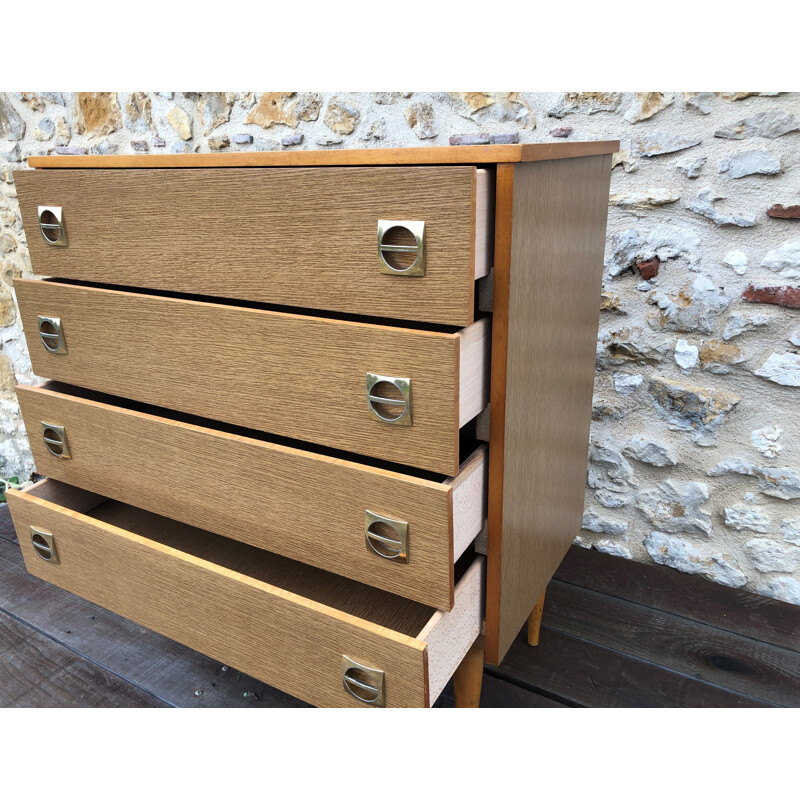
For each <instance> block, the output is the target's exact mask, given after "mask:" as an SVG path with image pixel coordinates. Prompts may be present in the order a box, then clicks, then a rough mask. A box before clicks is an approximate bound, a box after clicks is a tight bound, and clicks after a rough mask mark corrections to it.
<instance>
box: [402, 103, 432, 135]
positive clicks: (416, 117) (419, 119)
mask: <svg viewBox="0 0 800 800" xmlns="http://www.w3.org/2000/svg"><path fill="white" fill-rule="evenodd" d="M406 122H407V123H408V126H409V127H410V128H411V130H412V131H414V133H415V134H416V136H417V138H418V139H433V138H435V137H436V136H438V135H439V128H438V127H437V125H436V115H435V114H434V113H433V106H432V105H431V104H430V103H412V104H411V105H410V106H409V107H408V108H407V109H406Z"/></svg>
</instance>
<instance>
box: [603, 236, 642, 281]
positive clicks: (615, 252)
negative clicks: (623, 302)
mask: <svg viewBox="0 0 800 800" xmlns="http://www.w3.org/2000/svg"><path fill="white" fill-rule="evenodd" d="M643 246H644V242H643V240H642V237H641V236H640V235H639V232H638V231H635V230H632V229H629V230H626V231H621V232H620V233H615V234H613V235H612V236H611V237H610V238H609V240H608V242H607V243H606V252H607V253H608V255H607V256H606V258H605V262H604V263H605V273H606V276H607V277H609V278H616V277H617V276H618V275H621V274H622V273H623V272H626V271H627V270H630V269H633V266H634V264H636V262H637V261H639V260H641V252H642V248H643Z"/></svg>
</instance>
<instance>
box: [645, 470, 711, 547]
mask: <svg viewBox="0 0 800 800" xmlns="http://www.w3.org/2000/svg"><path fill="white" fill-rule="evenodd" d="M708 500H709V494H708V487H707V486H706V484H704V483H698V482H697V481H676V480H666V481H663V482H662V483H660V484H659V485H658V486H657V487H654V488H652V489H644V490H642V491H641V492H639V493H638V494H637V495H636V505H637V507H638V508H639V509H640V510H641V511H642V513H643V514H644V515H645V516H646V517H647V519H649V520H650V522H651V523H653V525H656V526H658V528H659V530H661V531H665V532H667V533H699V534H702V535H703V536H709V535H710V534H711V515H710V514H709V513H708V512H707V511H704V510H703V508H702V507H703V506H704V505H705V504H706V503H708Z"/></svg>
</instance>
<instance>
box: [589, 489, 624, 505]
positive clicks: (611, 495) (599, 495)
mask: <svg viewBox="0 0 800 800" xmlns="http://www.w3.org/2000/svg"><path fill="white" fill-rule="evenodd" d="M594 496H595V499H596V500H597V502H598V503H600V505H601V506H605V507H606V508H624V507H625V506H627V505H630V502H631V499H630V497H628V496H627V495H624V494H619V493H618V492H609V491H608V489H598V490H597V491H596V492H595V493H594Z"/></svg>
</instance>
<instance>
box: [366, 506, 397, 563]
mask: <svg viewBox="0 0 800 800" xmlns="http://www.w3.org/2000/svg"><path fill="white" fill-rule="evenodd" d="M365 538H366V541H367V547H369V549H370V550H371V551H372V552H373V553H375V555H378V556H380V557H381V558H385V559H387V560H388V561H399V562H400V563H402V564H405V563H407V562H408V523H407V522H405V521H404V520H401V519H392V518H391V517H384V516H381V515H380V514H375V513H374V512H372V511H367V512H366V534H365Z"/></svg>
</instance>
